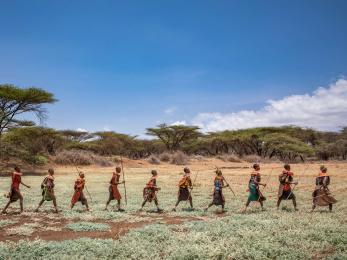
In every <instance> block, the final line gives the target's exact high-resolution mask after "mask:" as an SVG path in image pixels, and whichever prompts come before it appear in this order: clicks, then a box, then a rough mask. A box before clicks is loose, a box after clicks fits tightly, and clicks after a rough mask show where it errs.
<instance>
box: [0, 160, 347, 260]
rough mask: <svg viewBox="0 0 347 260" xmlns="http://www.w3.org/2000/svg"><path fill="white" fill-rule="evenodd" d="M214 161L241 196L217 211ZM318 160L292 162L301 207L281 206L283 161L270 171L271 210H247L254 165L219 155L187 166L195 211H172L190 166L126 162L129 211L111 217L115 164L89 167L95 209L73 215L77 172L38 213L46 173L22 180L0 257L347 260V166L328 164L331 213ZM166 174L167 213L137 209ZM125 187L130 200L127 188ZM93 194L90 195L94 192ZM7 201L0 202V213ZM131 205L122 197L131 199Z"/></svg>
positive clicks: (67, 175)
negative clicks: (320, 198) (317, 183)
mask: <svg viewBox="0 0 347 260" xmlns="http://www.w3.org/2000/svg"><path fill="white" fill-rule="evenodd" d="M215 165H217V166H218V167H220V168H221V169H222V171H223V174H224V176H225V177H226V179H227V180H228V182H229V183H230V184H231V187H232V189H233V190H234V191H235V193H236V197H234V196H233V194H232V193H231V192H230V191H229V190H228V189H225V191H224V194H225V198H226V209H227V212H226V213H223V214H222V213H221V212H220V209H218V208H215V207H212V208H211V209H210V210H209V211H208V212H204V210H203V209H204V208H205V207H206V206H207V204H208V203H209V202H210V200H211V194H212V190H213V186H212V182H213V178H214V169H215ZM319 165H320V164H319V163H310V164H293V165H292V170H293V172H294V173H295V174H296V177H297V180H298V181H299V185H298V186H297V188H296V189H295V194H296V196H297V201H298V208H299V211H298V212H295V211H294V210H293V206H292V203H291V201H285V202H283V203H282V205H281V209H280V210H276V195H277V188H278V178H277V176H278V174H279V173H280V171H281V169H282V164H280V163H272V164H263V165H262V174H263V181H264V182H267V184H268V186H267V187H266V188H265V189H264V190H263V192H264V194H265V196H266V197H267V201H266V202H265V207H266V210H265V211H261V210H260V208H259V206H258V205H256V204H251V207H250V208H249V211H248V212H247V213H245V214H242V213H241V210H242V208H243V206H244V203H245V201H246V199H247V196H248V193H247V192H246V189H247V182H248V178H249V173H250V171H251V169H250V168H249V167H250V164H249V163H230V162H223V161H221V160H217V159H201V160H192V161H191V163H190V165H189V167H190V168H191V170H192V179H193V180H194V178H195V176H196V173H198V176H197V179H196V183H195V188H194V189H193V193H192V194H193V200H194V207H195V210H194V211H190V210H189V209H188V208H189V207H188V203H186V202H181V204H180V206H179V207H178V210H177V212H172V211H171V209H172V208H173V206H174V203H175V201H176V195H177V182H178V180H179V178H180V176H181V174H182V168H183V167H182V166H175V165H170V164H160V165H155V166H153V165H150V164H149V163H148V162H146V161H141V160H137V161H132V160H125V165H124V166H125V174H126V182H127V197H128V204H127V205H124V208H125V209H126V211H125V212H116V211H115V202H112V203H111V205H110V207H109V210H108V211H104V210H103V209H104V207H105V202H106V200H107V198H108V182H109V179H110V178H111V172H112V171H113V169H114V167H105V168H101V167H96V166H88V167H84V168H83V170H84V171H85V172H86V180H87V188H88V190H89V192H90V194H91V196H92V201H91V200H90V198H89V197H88V199H89V203H90V208H91V211H90V212H84V210H83V208H82V207H81V205H80V204H77V205H76V207H75V208H74V210H72V211H71V210H70V209H69V203H70V199H71V196H72V193H73V184H74V179H75V178H76V170H75V169H74V168H73V167H56V168H55V170H56V183H55V184H56V188H55V192H56V197H57V202H58V206H59V209H60V210H61V211H60V212H59V213H58V214H54V213H53V207H52V205H51V203H50V202H45V204H44V206H43V207H42V208H41V211H40V213H34V212H33V211H34V209H35V207H36V206H37V203H38V202H39V201H40V199H41V194H40V192H41V190H40V184H41V181H42V178H43V176H24V177H23V181H24V182H25V183H27V184H29V185H31V189H26V188H25V187H22V193H23V195H24V207H25V212H24V213H23V214H21V215H19V214H16V213H17V212H18V211H19V209H18V207H19V205H18V203H16V204H13V205H12V207H11V208H10V209H9V210H8V214H7V215H0V218H1V219H0V228H1V234H0V241H1V242H0V259H40V258H45V259H106V258H117V259H163V258H165V259H346V258H347V218H346V213H347V202H346V201H344V200H343V198H344V197H345V196H346V195H347V186H346V184H345V182H346V181H347V164H346V163H325V165H326V166H327V167H328V169H329V173H330V175H331V177H332V182H331V191H332V193H333V194H334V196H335V197H336V198H337V200H338V203H337V204H335V205H334V210H333V212H332V213H329V212H328V209H327V208H317V211H316V212H314V213H309V211H310V209H311V193H312V190H313V188H314V178H315V176H316V175H317V172H318V169H319ZM153 168H155V169H157V170H158V172H159V177H158V186H160V187H161V188H162V190H161V191H160V192H159V193H158V198H159V202H160V206H161V207H162V208H163V209H164V212H163V213H161V214H158V213H155V212H154V211H153V210H154V209H155V206H154V205H150V206H147V207H146V208H145V210H144V211H143V212H138V209H139V208H140V205H141V202H142V189H143V187H144V185H145V183H146V182H147V180H148V179H149V177H150V170H151V169H153ZM9 185H10V178H9V177H3V178H0V191H1V193H5V192H7V191H8V189H9ZM120 191H121V193H122V195H123V198H124V190H123V187H122V186H120ZM86 195H87V194H86ZM6 201H7V199H6V198H5V197H3V196H1V198H0V205H1V207H3V206H4V204H5V203H6ZM123 203H124V200H123Z"/></svg>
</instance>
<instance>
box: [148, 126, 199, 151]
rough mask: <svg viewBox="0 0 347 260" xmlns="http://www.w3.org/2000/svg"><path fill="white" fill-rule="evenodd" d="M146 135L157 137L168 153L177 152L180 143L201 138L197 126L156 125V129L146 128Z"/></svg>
mask: <svg viewBox="0 0 347 260" xmlns="http://www.w3.org/2000/svg"><path fill="white" fill-rule="evenodd" d="M147 134H148V135H152V136H156V137H158V138H159V140H161V141H162V142H163V143H164V145H165V146H166V149H167V150H169V151H177V150H178V149H179V148H180V147H181V144H182V143H184V142H187V141H191V140H194V139H196V138H198V137H199V136H201V133H200V132H199V127H197V126H184V125H166V124H161V125H158V127H156V128H147Z"/></svg>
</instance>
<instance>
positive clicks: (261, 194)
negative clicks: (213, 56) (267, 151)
mask: <svg viewBox="0 0 347 260" xmlns="http://www.w3.org/2000/svg"><path fill="white" fill-rule="evenodd" d="M274 169H275V167H272V168H271V171H270V173H269V176H268V177H267V179H266V182H265V187H264V189H263V191H264V190H265V188H266V186H267V183H268V182H269V180H270V178H271V173H272V171H273V170H274ZM258 193H259V198H258V202H259V201H260V199H261V197H264V195H263V193H262V192H261V191H260V187H259V185H258Z"/></svg>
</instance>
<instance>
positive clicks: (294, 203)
mask: <svg viewBox="0 0 347 260" xmlns="http://www.w3.org/2000/svg"><path fill="white" fill-rule="evenodd" d="M292 201H293V206H294V210H298V209H297V207H296V206H297V205H296V198H295V196H294V197H293V199H292Z"/></svg>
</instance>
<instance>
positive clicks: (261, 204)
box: [259, 201, 264, 210]
mask: <svg viewBox="0 0 347 260" xmlns="http://www.w3.org/2000/svg"><path fill="white" fill-rule="evenodd" d="M259 203H260V206H261V209H262V210H264V203H263V202H262V201H259Z"/></svg>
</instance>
